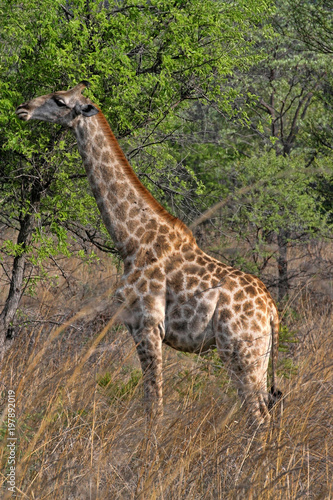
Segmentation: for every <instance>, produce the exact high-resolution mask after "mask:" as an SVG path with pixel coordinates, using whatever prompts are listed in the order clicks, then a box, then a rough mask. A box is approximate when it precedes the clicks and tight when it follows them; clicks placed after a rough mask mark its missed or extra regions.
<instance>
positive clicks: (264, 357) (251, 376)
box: [216, 323, 270, 425]
mask: <svg viewBox="0 0 333 500" xmlns="http://www.w3.org/2000/svg"><path fill="white" fill-rule="evenodd" d="M216 345H217V349H218V352H219V355H220V357H221V359H222V361H223V363H224V364H225V366H226V368H227V370H228V373H229V376H230V378H231V379H232V381H233V383H234V385H235V386H236V388H237V390H238V394H239V396H240V397H241V399H242V401H243V402H244V404H245V406H246V408H248V410H249V412H250V420H251V421H252V422H254V423H256V424H257V425H260V424H262V423H267V422H268V421H269V419H270V414H269V411H268V394H267V367H268V360H269V347H270V339H269V335H264V334H263V333H262V334H261V335H260V336H256V337H254V336H253V335H250V334H249V333H248V332H245V331H241V332H239V331H238V332H237V335H236V332H235V330H234V329H232V328H231V327H230V326H229V325H226V324H223V323H222V324H221V323H219V324H218V325H217V331H216Z"/></svg>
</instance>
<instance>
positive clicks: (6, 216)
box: [0, 0, 268, 350]
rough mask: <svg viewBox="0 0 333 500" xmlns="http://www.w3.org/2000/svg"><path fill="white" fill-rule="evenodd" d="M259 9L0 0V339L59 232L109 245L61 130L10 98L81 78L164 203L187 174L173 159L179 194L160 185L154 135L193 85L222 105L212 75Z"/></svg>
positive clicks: (170, 126)
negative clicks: (3, 288) (21, 112)
mask: <svg viewBox="0 0 333 500" xmlns="http://www.w3.org/2000/svg"><path fill="white" fill-rule="evenodd" d="M267 12H268V8H267V5H266V2H265V1H264V0H251V1H247V2H245V1H243V0H239V1H237V2H231V3H228V2H222V1H215V0H208V1H207V2H205V3H202V2H201V1H200V0H194V1H191V2H188V1H186V0H184V1H182V0H181V1H176V2H173V3H170V2H169V1H166V0H152V1H151V2H149V3H142V2H139V1H138V0H133V1H131V2H128V1H126V0H125V1H124V2H121V3H119V2H116V1H114V2H102V3H100V2H94V1H89V0H88V1H87V0H73V1H71V2H67V3H66V5H64V4H63V3H61V2H60V1H59V0H58V1H55V2H54V1H52V2H51V1H50V0H44V2H43V3H42V4H41V3H40V2H36V1H35V0H33V1H32V2H31V1H29V2H27V1H26V0H23V2H20V3H14V4H13V3H12V2H9V1H8V0H3V1H2V2H1V13H2V20H3V21H2V23H1V28H0V39H1V45H2V51H1V56H0V66H1V71H2V80H1V82H0V100H1V102H0V104H1V110H2V114H1V117H0V121H1V132H0V143H1V150H2V154H1V159H0V169H1V173H2V176H1V179H2V182H1V186H0V192H1V194H0V196H1V199H2V200H3V206H2V210H1V212H0V221H1V222H0V224H1V228H2V246H1V253H2V266H3V269H4V271H5V275H6V276H7V278H8V283H9V285H10V286H9V291H8V296H7V299H6V302H5V305H4V308H3V310H2V312H1V315H0V338H1V342H0V343H2V344H3V345H4V344H5V343H6V341H7V340H8V341H10V339H11V337H12V332H13V328H12V323H13V318H14V316H15V313H16V310H17V307H18V304H19V300H20V297H21V295H22V293H23V291H24V283H25V280H26V279H28V280H29V279H30V278H31V277H33V276H34V273H36V272H37V274H38V272H39V270H38V267H40V265H41V263H42V261H43V259H45V258H47V257H48V256H52V255H53V256H54V255H55V254H56V253H57V252H59V251H62V252H65V253H66V252H69V251H70V240H69V234H72V235H74V237H75V238H76V239H77V238H80V240H81V241H82V237H83V236H84V238H85V239H90V240H92V241H93V242H94V243H95V244H97V245H99V246H100V247H102V248H107V249H109V250H112V245H111V243H110V241H109V240H108V236H107V235H106V234H105V231H104V229H103V226H102V225H101V223H100V218H99V214H98V213H97V210H96V207H95V203H94V202H93V200H92V198H91V196H90V193H89V191H88V188H87V184H86V181H85V177H84V175H83V171H82V168H81V161H80V160H79V159H78V156H77V152H76V149H75V148H73V140H72V138H71V136H70V135H68V134H67V133H66V132H64V131H63V130H61V129H60V130H59V128H57V127H51V126H49V127H45V126H44V125H40V124H35V125H34V127H33V128H32V129H31V128H29V129H27V128H26V127H25V126H24V125H22V124H20V123H18V122H17V121H16V119H15V118H14V117H13V110H14V108H15V106H16V105H18V104H20V103H22V102H23V101H25V100H27V99H30V98H32V97H33V96H36V95H38V94H45V93H47V92H48V91H50V90H55V89H59V88H66V87H68V86H72V85H73V84H74V83H76V82H78V81H80V80H82V79H88V80H90V82H91V90H90V95H91V97H92V98H93V99H94V100H95V101H96V102H97V103H98V104H100V105H101V106H102V108H103V110H104V111H105V114H106V115H107V118H108V119H109V121H110V123H111V126H112V128H113V130H114V131H115V134H116V135H117V136H118V138H120V139H122V145H123V147H124V149H125V150H126V152H127V153H128V156H129V158H132V160H133V163H134V166H139V167H140V168H141V169H142V176H143V180H145V179H147V180H148V182H147V184H148V187H149V188H150V189H152V190H153V192H154V194H155V195H160V194H161V192H162V193H163V196H164V198H165V200H164V201H167V205H169V208H170V207H171V208H174V209H175V208H176V207H175V206H174V204H173V202H174V201H175V195H177V197H178V199H181V198H182V196H183V195H184V193H186V191H187V190H188V189H190V190H191V191H193V189H195V188H193V186H195V185H196V180H195V177H194V176H193V175H192V173H191V170H189V169H184V168H183V169H181V172H182V173H186V178H185V179H180V180H179V182H178V187H180V188H181V190H180V191H179V193H178V192H177V189H176V190H175V188H174V187H173V189H171V187H170V186H171V179H172V180H173V181H174V179H175V177H177V176H174V171H173V170H174V169H173V170H171V172H170V171H168V169H167V165H168V163H169V162H170V158H171V157H170V151H168V148H169V145H167V144H166V142H165V141H166V138H168V137H170V136H172V134H173V133H174V131H175V129H177V127H178V126H179V124H176V123H175V117H176V111H178V110H181V109H184V108H185V107H186V106H188V105H189V103H191V102H192V101H193V100H197V99H200V98H202V97H203V96H209V97H210V98H211V99H218V100H220V102H221V103H224V105H225V106H227V105H228V102H229V101H230V99H231V98H232V92H230V93H229V94H228V93H227V92H221V81H223V79H225V78H226V76H227V75H228V74H230V73H231V72H232V71H233V69H234V67H235V66H239V67H245V66H246V65H248V64H250V63H251V62H252V61H253V58H254V57H255V56H254V54H252V53H250V47H251V42H250V37H249V34H250V33H251V30H252V29H253V26H254V24H255V23H256V22H258V21H259V20H260V19H261V18H262V17H263V16H265V15H266V13H267ZM164 144H166V146H165V148H164V146H163V145H164ZM164 153H165V155H164ZM148 155H150V158H151V161H150V163H149V166H148V169H147V170H144V169H143V168H142V166H141V163H142V161H143V160H144V159H145V158H147V156H148ZM157 158H158V160H159V161H158V162H157V161H156V159H157ZM155 167H157V168H155ZM176 167H178V165H177V166H176ZM154 168H155V170H154ZM176 187H177V186H176ZM170 194H171V196H169V195H170ZM95 228H97V229H95ZM8 230H11V231H12V233H11V234H16V235H17V236H16V243H12V240H13V239H14V238H10V239H8ZM27 273H28V274H27ZM35 278H36V276H35ZM2 350H3V349H2Z"/></svg>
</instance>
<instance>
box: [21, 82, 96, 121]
mask: <svg viewBox="0 0 333 500" xmlns="http://www.w3.org/2000/svg"><path fill="white" fill-rule="evenodd" d="M87 86H88V82H85V81H83V82H81V83H79V84H78V85H76V86H75V87H73V88H72V89H70V90H65V91H59V92H54V93H53V94H47V95H43V96H41V97H36V99H32V100H31V101H28V102H25V103H24V104H21V105H20V106H18V108H17V109H16V114H17V116H18V117H19V118H20V119H21V120H41V121H45V122H51V123H58V124H59V125H65V126H67V127H72V126H73V122H74V120H75V118H76V117H77V116H79V115H82V116H85V117H89V116H93V115H96V114H97V113H98V112H99V110H98V109H97V108H96V107H95V106H94V105H93V104H92V102H91V101H90V100H89V99H88V98H87V97H84V96H83V95H82V90H83V89H84V88H86V87H87Z"/></svg>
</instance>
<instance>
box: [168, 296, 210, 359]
mask: <svg viewBox="0 0 333 500" xmlns="http://www.w3.org/2000/svg"><path fill="white" fill-rule="evenodd" d="M211 292H212V291H211ZM205 295H206V294H205ZM217 297H218V293H217V291H213V293H210V294H209V295H208V294H207V295H206V296H203V295H201V296H200V297H198V296H197V297H196V296H192V297H187V298H186V299H187V300H182V301H181V300H179V297H178V296H175V297H174V299H175V300H169V301H168V303H167V304H168V305H167V309H166V316H165V338H164V343H166V344H167V345H169V346H171V347H173V348H174V349H177V350H178V351H184V352H195V353H200V352H205V351H207V350H209V349H210V348H211V347H215V335H214V333H213V327H212V318H213V314H214V312H215V309H216V303H217ZM169 299H170V297H169Z"/></svg>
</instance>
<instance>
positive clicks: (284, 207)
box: [189, 0, 332, 301]
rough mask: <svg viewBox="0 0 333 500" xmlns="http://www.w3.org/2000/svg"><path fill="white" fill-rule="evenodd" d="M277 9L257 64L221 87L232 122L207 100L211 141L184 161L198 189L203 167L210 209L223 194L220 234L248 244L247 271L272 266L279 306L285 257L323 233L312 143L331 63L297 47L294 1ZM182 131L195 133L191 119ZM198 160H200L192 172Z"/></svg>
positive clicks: (317, 151)
mask: <svg viewBox="0 0 333 500" xmlns="http://www.w3.org/2000/svg"><path fill="white" fill-rule="evenodd" d="M305 3H306V2H303V4H304V5H305ZM276 7H277V8H276V11H275V13H274V15H273V16H272V17H271V18H270V19H269V20H268V23H271V26H272V30H273V31H272V36H271V37H270V38H269V39H265V40H264V39H263V38H262V37H261V34H260V33H261V32H260V30H259V31H258V33H257V37H256V45H255V47H254V51H255V52H256V54H261V59H260V61H259V62H258V63H256V64H255V65H254V66H253V67H252V68H251V69H250V70H246V71H242V70H240V71H239V70H238V71H237V72H236V73H235V74H234V75H233V76H232V77H231V78H230V79H229V81H228V84H229V85H230V87H231V88H233V90H234V91H235V92H236V91H237V94H238V98H237V100H236V101H235V107H234V117H235V118H234V119H230V118H228V117H223V113H221V110H219V109H218V106H217V104H216V102H214V101H213V100H210V99H209V98H207V99H206V101H207V102H208V103H209V106H210V108H207V109H208V111H206V112H205V113H206V116H207V113H209V116H208V121H209V123H210V134H207V127H206V133H205V135H204V134H201V137H205V139H204V140H202V141H201V142H205V143H206V148H205V150H204V149H203V144H202V143H200V145H199V146H198V147H196V146H193V147H192V151H193V150H194V151H195V154H192V158H190V159H189V161H190V162H191V163H190V165H192V166H193V168H194V171H195V173H196V175H197V176H198V178H199V179H200V180H202V181H203V183H204V184H205V183H206V177H207V176H206V173H205V170H207V169H208V168H207V166H208V165H210V167H209V168H210V172H209V177H208V179H211V178H212V182H211V187H212V192H211V201H210V203H213V198H214V197H215V202H216V201H217V200H218V198H219V197H221V194H222V196H224V197H225V198H226V199H227V200H228V202H227V203H225V205H224V208H223V209H221V210H220V214H219V215H220V216H221V217H222V222H221V227H222V230H226V228H228V229H229V231H231V232H233V233H236V234H238V235H239V237H241V238H242V239H243V241H244V240H247V242H248V244H249V245H250V248H251V257H252V259H251V260H252V266H251V265H249V263H247V268H248V269H249V270H250V271H252V272H256V273H257V274H261V273H262V272H263V271H264V270H265V267H266V266H267V264H268V262H270V261H271V260H273V259H274V260H275V261H276V264H277V265H276V268H277V286H278V299H279V301H284V300H285V299H286V297H287V295H288V290H289V287H290V281H291V278H292V274H291V273H290V272H289V269H288V259H289V257H288V249H289V248H290V247H291V246H296V245H303V244H304V243H306V242H308V241H310V240H311V239H312V238H313V237H314V236H318V235H321V236H324V235H325V234H326V235H327V234H328V231H329V226H328V222H329V217H328V215H329V214H328V212H327V208H328V207H327V208H326V209H325V201H326V202H327V198H326V200H325V196H323V195H324V193H323V190H322V189H321V190H320V189H319V186H320V185H321V186H327V183H329V177H330V175H331V173H330V169H329V168H328V164H329V163H330V162H331V159H332V155H331V153H332V151H329V148H328V147H326V149H325V150H324V148H323V145H321V146H320V141H319V138H318V139H315V134H314V129H315V127H314V124H316V129H317V131H318V123H320V128H319V130H320V131H322V132H321V134H323V131H324V130H326V129H327V128H330V125H329V124H330V121H331V109H330V108H329V107H328V106H327V100H325V101H324V100H323V96H324V95H325V92H326V91H327V90H326V89H327V85H328V84H329V78H328V75H329V71H330V65H331V61H330V58H329V57H328V56H327V55H325V54H314V53H313V50H312V49H311V50H310V49H309V48H308V47H307V46H306V45H305V44H304V43H303V41H302V40H300V38H299V35H298V32H297V31H295V27H294V21H293V12H294V9H293V8H292V2H290V1H289V0H285V1H278V2H277V3H276ZM216 124H218V125H217V126H216ZM201 125H202V121H201ZM190 127H191V128H192V130H196V132H197V134H198V130H199V128H200V126H199V123H198V120H196V122H195V123H194V122H193V121H192V122H191V125H190ZM199 135H200V134H198V136H199ZM321 137H322V139H323V135H321ZM208 142H209V145H208ZM221 147H223V148H224V150H223V151H221ZM199 149H200V152H199V151H198V150H199ZM203 151H204V152H203ZM208 152H209V154H207V153H208ZM198 156H200V157H203V156H205V160H206V161H205V162H204V163H203V162H202V163H201V164H199V163H198V162H197V158H198ZM279 157H281V158H279ZM214 164H215V166H214ZM196 165H199V166H196ZM214 185H215V188H214ZM251 186H252V187H251ZM216 216H217V214H215V221H214V225H215V226H216V223H217V220H216ZM272 243H275V244H276V245H277V251H276V247H272ZM233 258H234V256H233ZM232 263H233V264H234V263H235V261H232ZM236 263H237V261H236ZM238 264H243V265H244V264H245V263H244V262H243V263H242V262H241V261H238Z"/></svg>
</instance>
